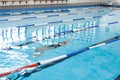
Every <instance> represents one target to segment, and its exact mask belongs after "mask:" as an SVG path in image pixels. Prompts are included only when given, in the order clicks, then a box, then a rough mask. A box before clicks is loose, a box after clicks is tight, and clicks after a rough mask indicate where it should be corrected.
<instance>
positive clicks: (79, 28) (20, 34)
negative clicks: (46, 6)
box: [0, 6, 120, 80]
mask: <svg viewBox="0 0 120 80" xmlns="http://www.w3.org/2000/svg"><path fill="white" fill-rule="evenodd" d="M18 12H19V11H18ZM18 12H17V13H18ZM33 12H34V13H30V14H20V12H19V15H16V14H15V15H4V17H3V16H1V17H0V40H1V41H0V44H1V46H0V59H1V60H0V73H3V72H6V71H9V70H14V69H16V68H19V67H22V66H25V65H29V64H32V63H36V62H38V61H41V60H46V59H50V58H53V57H56V56H60V55H63V54H69V53H72V52H76V51H79V50H80V49H82V48H84V47H87V46H90V45H93V44H95V43H99V42H101V41H104V40H107V39H110V38H112V37H115V36H118V35H120V27H119V25H120V18H119V16H120V9H119V8H115V7H102V6H93V7H82V8H81V7H77V8H68V9H67V12H57V11H56V12H49V13H48V12H47V13H45V12H44V13H37V14H36V13H35V11H33ZM37 12H39V10H38V11H37ZM9 13H10V12H9ZM12 13H13V12H12ZM1 15H2V12H1ZM68 31H69V32H68ZM67 32H68V33H67ZM66 40H67V41H69V42H68V44H67V45H65V46H61V47H58V48H55V49H51V50H45V51H44V52H43V54H42V55H39V56H37V57H33V55H34V50H35V49H36V48H40V47H43V46H49V45H52V44H57V43H59V42H63V41H66ZM119 50H120V41H116V42H113V43H110V44H107V45H103V46H100V47H97V48H94V49H91V50H88V51H86V52H83V53H82V54H79V55H76V56H73V57H71V58H68V59H66V60H64V61H63V62H60V63H58V64H56V65H53V66H51V67H47V68H45V69H43V70H41V71H39V72H36V73H33V74H31V75H30V76H29V77H26V78H23V80H40V79H42V80H114V79H115V78H116V77H117V76H118V75H119V74H120V58H119V57H120V54H119V53H120V51H119ZM18 73H19V72H17V73H13V74H10V75H8V76H5V77H8V78H12V79H10V80H22V76H20V78H18V79H14V77H16V76H17V74H18ZM1 80H3V77H2V78H1Z"/></svg>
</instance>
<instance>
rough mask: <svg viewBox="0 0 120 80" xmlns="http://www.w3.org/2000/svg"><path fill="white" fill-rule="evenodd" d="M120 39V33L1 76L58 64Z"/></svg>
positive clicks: (0, 75)
mask: <svg viewBox="0 0 120 80" xmlns="http://www.w3.org/2000/svg"><path fill="white" fill-rule="evenodd" d="M118 40H120V35H118V36H115V37H112V38H110V39H107V40H104V41H102V42H99V43H96V44H93V45H91V46H88V47H85V48H82V49H80V50H78V51H76V52H73V53H69V54H64V55H61V56H58V57H54V58H50V59H47V60H43V61H39V62H37V63H33V64H30V65H27V66H23V67H20V68H17V69H15V70H11V71H7V72H4V73H1V74H0V77H4V76H7V75H9V74H12V73H15V72H19V71H22V70H24V69H29V68H35V67H38V66H42V67H44V66H46V65H51V64H52V65H53V64H56V63H58V62H61V61H63V60H65V59H68V58H70V57H72V56H75V55H78V54H81V53H83V52H85V51H88V50H91V49H93V48H96V47H99V46H102V45H106V44H109V43H112V42H115V41H118Z"/></svg>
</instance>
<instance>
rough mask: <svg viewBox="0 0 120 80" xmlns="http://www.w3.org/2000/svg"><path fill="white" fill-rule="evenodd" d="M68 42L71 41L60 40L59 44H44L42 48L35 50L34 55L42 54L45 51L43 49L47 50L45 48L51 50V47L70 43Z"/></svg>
mask: <svg viewBox="0 0 120 80" xmlns="http://www.w3.org/2000/svg"><path fill="white" fill-rule="evenodd" d="M68 42H69V40H67V41H63V42H60V43H58V44H52V45H49V46H43V47H40V48H39V47H38V48H36V49H35V50H34V53H33V57H38V56H40V55H41V54H42V53H43V51H45V50H51V49H55V48H57V47H60V46H64V45H66V44H68Z"/></svg>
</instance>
